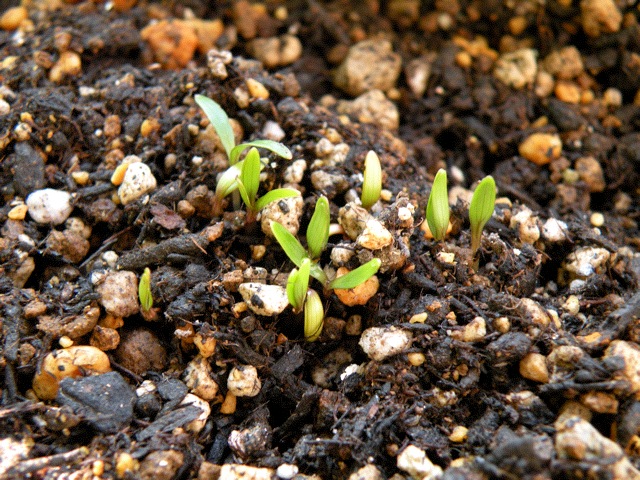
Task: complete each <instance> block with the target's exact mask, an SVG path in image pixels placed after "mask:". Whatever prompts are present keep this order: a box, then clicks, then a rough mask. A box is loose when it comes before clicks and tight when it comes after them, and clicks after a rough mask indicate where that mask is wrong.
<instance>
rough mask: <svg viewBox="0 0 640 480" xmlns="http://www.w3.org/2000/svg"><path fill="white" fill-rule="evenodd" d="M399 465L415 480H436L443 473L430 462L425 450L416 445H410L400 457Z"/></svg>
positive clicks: (398, 459)
mask: <svg viewBox="0 0 640 480" xmlns="http://www.w3.org/2000/svg"><path fill="white" fill-rule="evenodd" d="M397 465H398V468H399V469H400V470H402V471H403V472H407V473H408V474H409V475H410V476H411V477H412V478H414V479H415V480H435V479H437V478H439V477H441V476H442V473H443V472H442V468H440V467H439V466H437V465H434V464H433V463H432V462H431V460H429V458H428V457H427V454H426V453H425V451H424V450H421V449H419V448H418V447H416V446H414V445H409V446H408V447H407V448H405V449H404V450H403V451H402V452H401V453H400V455H398V458H397Z"/></svg>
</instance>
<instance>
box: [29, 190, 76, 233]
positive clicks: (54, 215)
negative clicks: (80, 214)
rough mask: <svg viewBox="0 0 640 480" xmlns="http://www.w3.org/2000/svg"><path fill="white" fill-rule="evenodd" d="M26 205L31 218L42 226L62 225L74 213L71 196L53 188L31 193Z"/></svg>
mask: <svg viewBox="0 0 640 480" xmlns="http://www.w3.org/2000/svg"><path fill="white" fill-rule="evenodd" d="M26 204H27V207H29V215H30V216H31V218H33V219H34V220H35V221H36V222H37V223H40V224H51V225H60V224H61V223H64V221H65V220H66V219H67V218H69V215H71V212H72V211H73V205H71V194H70V193H67V192H63V191H62V190H54V189H52V188H45V189H43V190H36V191H35V192H33V193H31V194H30V195H29V196H28V197H27V200H26Z"/></svg>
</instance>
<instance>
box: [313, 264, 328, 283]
mask: <svg viewBox="0 0 640 480" xmlns="http://www.w3.org/2000/svg"><path fill="white" fill-rule="evenodd" d="M310 274H311V276H312V277H313V278H315V279H316V280H318V281H319V282H320V283H321V284H322V285H323V286H324V285H326V284H327V282H328V281H329V279H328V278H327V274H326V273H324V270H323V269H322V267H321V266H320V265H319V264H318V263H316V262H312V263H311V272H310Z"/></svg>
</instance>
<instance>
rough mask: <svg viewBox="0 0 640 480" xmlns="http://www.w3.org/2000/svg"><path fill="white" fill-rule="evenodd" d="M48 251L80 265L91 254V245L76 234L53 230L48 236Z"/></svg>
mask: <svg viewBox="0 0 640 480" xmlns="http://www.w3.org/2000/svg"><path fill="white" fill-rule="evenodd" d="M46 245H47V249H49V250H50V251H51V252H54V253H57V254H58V255H61V256H62V258H64V259H65V260H67V261H69V262H71V263H80V262H81V261H82V259H83V258H84V257H86V256H87V254H88V253H89V249H90V248H91V244H90V243H89V241H88V240H86V239H85V238H84V237H82V236H80V235H78V234H77V233H76V232H72V231H69V230H65V231H64V232H60V231H58V230H51V232H50V233H49V235H48V236H47V241H46Z"/></svg>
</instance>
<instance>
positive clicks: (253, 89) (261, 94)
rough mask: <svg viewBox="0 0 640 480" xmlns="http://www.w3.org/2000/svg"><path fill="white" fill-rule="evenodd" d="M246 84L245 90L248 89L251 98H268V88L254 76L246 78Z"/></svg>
mask: <svg viewBox="0 0 640 480" xmlns="http://www.w3.org/2000/svg"><path fill="white" fill-rule="evenodd" d="M245 83H246V85H247V90H248V91H249V95H251V97H252V98H257V99H259V100H267V99H268V98H269V90H267V87H265V86H264V85H263V84H262V83H260V82H259V81H258V80H256V79H254V78H247V79H246V80H245Z"/></svg>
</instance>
